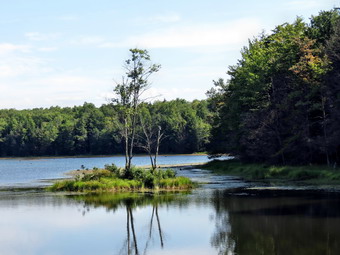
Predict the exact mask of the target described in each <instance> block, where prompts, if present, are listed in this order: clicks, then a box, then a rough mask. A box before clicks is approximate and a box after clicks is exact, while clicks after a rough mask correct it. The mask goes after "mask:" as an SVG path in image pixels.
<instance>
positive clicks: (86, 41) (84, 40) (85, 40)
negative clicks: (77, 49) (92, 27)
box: [71, 36, 105, 45]
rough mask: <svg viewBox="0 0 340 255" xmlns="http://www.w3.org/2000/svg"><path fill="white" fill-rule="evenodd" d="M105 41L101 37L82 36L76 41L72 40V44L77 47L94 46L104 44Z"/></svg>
mask: <svg viewBox="0 0 340 255" xmlns="http://www.w3.org/2000/svg"><path fill="white" fill-rule="evenodd" d="M104 41H105V39H104V38H103V37H101V36H81V37H79V38H77V39H75V40H72V41H71V43H72V44H77V45H93V44H97V45H98V44H102V43H104Z"/></svg>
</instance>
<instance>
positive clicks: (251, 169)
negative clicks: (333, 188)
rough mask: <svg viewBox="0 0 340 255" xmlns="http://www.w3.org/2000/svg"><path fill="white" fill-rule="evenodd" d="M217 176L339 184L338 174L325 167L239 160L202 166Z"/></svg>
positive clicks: (252, 179) (286, 182) (287, 182)
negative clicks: (279, 164) (278, 164)
mask: <svg viewBox="0 0 340 255" xmlns="http://www.w3.org/2000/svg"><path fill="white" fill-rule="evenodd" d="M203 168H205V169H209V170H212V171H213V172H215V173H218V174H227V175H235V176H240V177H242V178H245V179H246V180H251V181H254V180H255V181H256V180H258V181H274V182H281V181H282V182H284V183H285V184H286V185H287V184H289V182H291V183H292V182H296V181H298V182H304V183H311V184H339V183H340V173H339V171H337V170H334V169H330V168H328V167H327V166H274V165H270V166H269V165H266V164H261V163H243V162H241V161H239V160H226V161H219V160H215V161H211V162H209V163H207V164H206V165H204V166H203Z"/></svg>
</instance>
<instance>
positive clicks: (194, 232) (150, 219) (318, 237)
mask: <svg viewBox="0 0 340 255" xmlns="http://www.w3.org/2000/svg"><path fill="white" fill-rule="evenodd" d="M79 160H80V161H79V162H84V161H81V159H79ZM34 162H35V161H34ZM36 162H45V161H44V160H42V161H40V160H39V161H36ZM50 162H55V161H50ZM79 162H78V163H77V167H79V165H81V163H80V164H79ZM27 163H29V161H25V164H27ZM83 164H84V163H83ZM103 164H105V163H103ZM56 165H57V164H56ZM96 165H98V164H97V163H96ZM68 167H69V166H67V168H68ZM77 167H76V168H77ZM88 167H91V166H90V165H89V166H88ZM178 174H179V175H184V176H189V177H190V178H192V179H194V180H196V181H200V182H205V184H204V185H201V186H200V187H199V188H198V189H196V190H193V191H192V192H189V193H166V194H149V193H147V194H141V193H134V194H100V195H87V196H84V195H72V194H62V195H61V194H54V193H46V192H42V191H34V190H31V191H6V190H5V189H3V190H2V191H0V254H1V255H2V254H4V255H21V254H24V255H31V254H32V255H33V254H34V255H35V254H38V255H45V254H46V255H49V254H72V255H74V254H98V255H102V254H104V255H106V254H112V255H114V254H131V255H132V254H157V255H158V254H160V255H162V254H176V255H182V254H183V255H184V254H185V255H188V254H189V255H190V254H193V255H203V254H204V255H208V254H209V255H210V254H216V255H222V254H223V255H224V254H228V255H252V254H255V255H257V254H259V255H260V254H262V255H264V254H268V255H273V254H277V255H279V254H280V255H282V254H283V255H285V254H287V255H295V254H299V255H307V254H308V255H323V254H334V255H337V254H340V244H339V242H338V240H340V231H339V229H340V194H339V193H337V192H320V191H311V190H298V191H297V190H261V189H260V190H259V189H249V187H252V186H253V185H252V184H251V183H246V182H243V181H242V180H239V179H235V178H232V177H228V176H216V175H213V174H211V173H210V172H208V171H205V170H201V169H184V170H180V169H178ZM1 178H2V177H1ZM26 179H28V178H26ZM32 179H33V178H32Z"/></svg>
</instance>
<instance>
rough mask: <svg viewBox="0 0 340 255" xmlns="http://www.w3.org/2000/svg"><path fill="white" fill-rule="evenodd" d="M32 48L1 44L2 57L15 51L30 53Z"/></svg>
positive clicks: (0, 52)
mask: <svg viewBox="0 0 340 255" xmlns="http://www.w3.org/2000/svg"><path fill="white" fill-rule="evenodd" d="M30 49H31V46H29V45H19V44H12V43H0V55H1V54H7V53H11V52H13V51H21V52H29V51H30Z"/></svg>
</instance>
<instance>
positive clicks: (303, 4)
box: [284, 0, 322, 10]
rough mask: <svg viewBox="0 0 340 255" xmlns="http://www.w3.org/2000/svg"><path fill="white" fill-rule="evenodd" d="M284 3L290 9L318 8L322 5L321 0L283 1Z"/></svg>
mask: <svg viewBox="0 0 340 255" xmlns="http://www.w3.org/2000/svg"><path fill="white" fill-rule="evenodd" d="M284 5H285V6H286V7H287V8H288V9H290V10H303V9H304V10H305V9H312V8H318V7H321V6H322V3H321V1H315V0H314V1H313V0H297V1H289V2H286V3H284Z"/></svg>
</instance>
